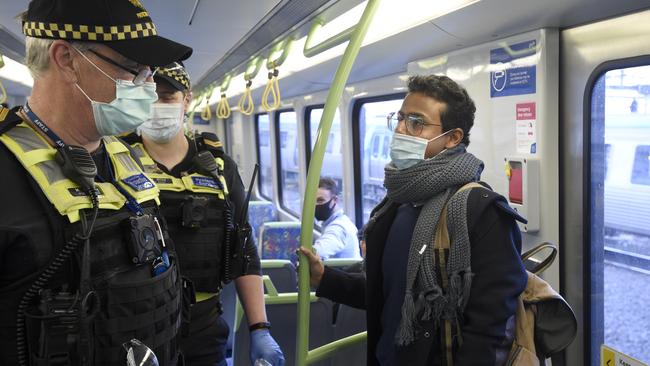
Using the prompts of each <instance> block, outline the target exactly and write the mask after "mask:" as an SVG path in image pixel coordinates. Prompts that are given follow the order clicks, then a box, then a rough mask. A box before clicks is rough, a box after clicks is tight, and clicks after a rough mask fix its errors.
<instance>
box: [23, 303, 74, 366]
mask: <svg viewBox="0 0 650 366" xmlns="http://www.w3.org/2000/svg"><path fill="white" fill-rule="evenodd" d="M80 303H81V299H80V298H79V294H78V293H70V292H63V291H61V292H56V291H53V290H43V291H42V293H41V299H40V302H39V303H38V305H36V306H33V307H32V308H29V309H27V311H26V312H25V321H26V326H27V346H28V349H29V358H30V365H32V366H48V365H52V366H59V365H61V366H63V365H79V359H78V357H77V356H78V354H79V352H78V349H77V345H78V341H79V309H80Z"/></svg>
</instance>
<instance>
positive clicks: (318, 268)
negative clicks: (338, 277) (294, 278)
mask: <svg viewBox="0 0 650 366" xmlns="http://www.w3.org/2000/svg"><path fill="white" fill-rule="evenodd" d="M298 251H300V253H302V254H303V255H304V256H305V257H307V260H308V261H309V283H310V284H311V287H313V288H318V286H319V285H320V281H321V280H322V279H323V273H324V272H325V266H323V261H321V260H320V257H319V256H318V255H316V254H315V253H314V252H312V251H311V250H308V249H306V248H304V247H300V248H298Z"/></svg>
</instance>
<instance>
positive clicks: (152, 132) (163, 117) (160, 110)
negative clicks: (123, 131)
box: [138, 103, 184, 144]
mask: <svg viewBox="0 0 650 366" xmlns="http://www.w3.org/2000/svg"><path fill="white" fill-rule="evenodd" d="M183 116H184V110H183V103H155V104H154V105H153V106H152V107H151V118H150V119H148V120H147V122H145V123H143V124H142V125H140V127H138V132H139V133H140V134H142V135H143V136H145V137H146V138H148V139H150V140H152V141H153V142H156V143H159V144H164V143H167V142H169V141H171V140H172V139H173V138H174V137H176V134H178V131H180V130H181V127H182V126H183Z"/></svg>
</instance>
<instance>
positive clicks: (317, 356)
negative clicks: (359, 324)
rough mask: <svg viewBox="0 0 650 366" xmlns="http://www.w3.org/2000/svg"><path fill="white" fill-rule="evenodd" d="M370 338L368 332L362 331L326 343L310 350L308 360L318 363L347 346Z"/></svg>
mask: <svg viewBox="0 0 650 366" xmlns="http://www.w3.org/2000/svg"><path fill="white" fill-rule="evenodd" d="M367 339H368V332H361V333H358V334H354V335H351V336H349V337H345V338H341V339H339V340H337V341H334V342H332V343H328V344H325V345H323V346H320V347H318V348H316V349H313V350H311V351H309V355H308V357H307V360H308V362H309V363H316V362H318V361H322V360H324V359H326V358H328V357H331V356H332V354H334V353H336V352H340V351H342V350H343V349H344V348H346V347H350V346H354V345H356V344H358V343H361V342H364V341H366V340H367Z"/></svg>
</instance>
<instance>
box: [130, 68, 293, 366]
mask: <svg viewBox="0 0 650 366" xmlns="http://www.w3.org/2000/svg"><path fill="white" fill-rule="evenodd" d="M154 79H155V81H156V87H157V89H156V91H157V93H158V102H157V103H155V104H154V105H153V112H152V117H151V119H150V120H148V121H147V122H145V123H144V124H142V125H141V126H140V127H139V128H138V132H139V134H140V136H141V138H139V139H138V141H136V143H135V144H133V145H132V147H133V149H134V151H135V153H136V154H137V155H138V156H140V161H141V163H142V165H143V167H144V169H145V172H146V173H147V174H148V175H149V177H150V178H151V179H152V180H153V181H154V182H155V183H156V184H157V185H158V187H159V188H160V189H161V201H162V203H161V205H162V209H163V213H164V216H165V219H166V220H167V223H168V225H169V234H170V236H171V237H172V239H173V240H174V241H175V243H176V246H177V251H178V254H179V258H180V261H181V264H182V266H183V267H182V271H183V273H184V274H185V275H187V276H189V277H190V279H191V280H192V282H193V284H194V287H195V289H196V291H197V303H196V304H195V305H193V306H192V311H191V322H190V326H189V330H188V334H187V336H186V337H184V338H183V339H182V341H181V349H182V351H183V354H184V355H185V362H186V364H187V365H191V366H194V365H206V366H207V365H210V366H214V365H226V361H225V356H226V354H225V346H226V341H227V339H228V325H227V324H226V322H225V321H224V320H223V319H222V318H221V317H220V314H219V308H220V304H219V297H218V292H219V291H220V290H221V287H222V282H223V281H224V280H226V279H227V278H235V277H236V279H235V284H236V286H237V292H238V294H239V298H240V299H241V300H242V303H243V305H244V311H245V312H246V317H247V319H248V324H249V327H250V330H251V333H250V334H251V343H250V344H251V349H250V358H251V362H252V363H254V362H255V361H256V360H258V359H264V360H266V361H268V362H269V363H271V364H272V365H282V364H283V363H284V357H283V355H282V351H281V350H280V348H279V347H278V345H277V343H276V342H275V340H274V339H273V338H272V337H271V335H270V333H269V327H270V324H269V323H268V321H267V318H266V312H265V309H264V294H263V291H262V277H261V276H260V274H261V273H260V260H259V256H258V254H257V249H256V247H255V244H254V242H253V239H252V236H251V234H250V231H246V232H245V233H243V235H246V238H242V239H244V240H245V241H246V243H247V245H246V249H245V253H243V254H245V256H247V257H248V258H249V259H248V260H249V261H250V263H249V264H248V266H247V269H242V268H241V266H240V265H238V264H236V263H230V262H231V261H230V260H229V258H228V257H227V255H226V254H225V253H226V250H227V248H226V246H227V245H229V244H228V240H227V239H230V240H235V241H236V239H237V233H235V232H233V229H236V225H237V224H238V223H242V222H244V223H245V222H246V221H247V218H246V217H245V210H244V207H245V205H247V202H245V192H244V185H243V184H242V181H241V178H240V176H239V173H238V171H237V166H236V164H235V162H234V161H233V160H232V159H231V158H230V157H229V156H228V155H226V154H225V153H224V152H223V148H222V145H221V143H220V142H219V140H218V139H217V138H216V135H214V134H210V133H203V134H197V135H195V136H192V137H187V136H186V135H185V133H184V128H183V122H184V116H185V113H186V112H187V110H188V107H189V103H190V101H191V92H190V80H189V77H188V74H187V72H186V71H185V68H184V67H183V65H182V64H180V63H173V64H171V65H168V66H167V67H164V68H161V69H159V70H158V72H157V73H156V75H155V77H154ZM204 159H207V161H206V160H204ZM210 165H212V168H211V167H210ZM245 225H247V224H245ZM229 230H230V232H229ZM229 233H231V234H232V235H228V234H229ZM240 235H241V233H240ZM235 247H239V246H238V245H235ZM231 255H232V253H231ZM242 270H243V271H244V272H243V273H242ZM228 272H229V273H228ZM238 276H239V277H238ZM224 277H226V278H224Z"/></svg>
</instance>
